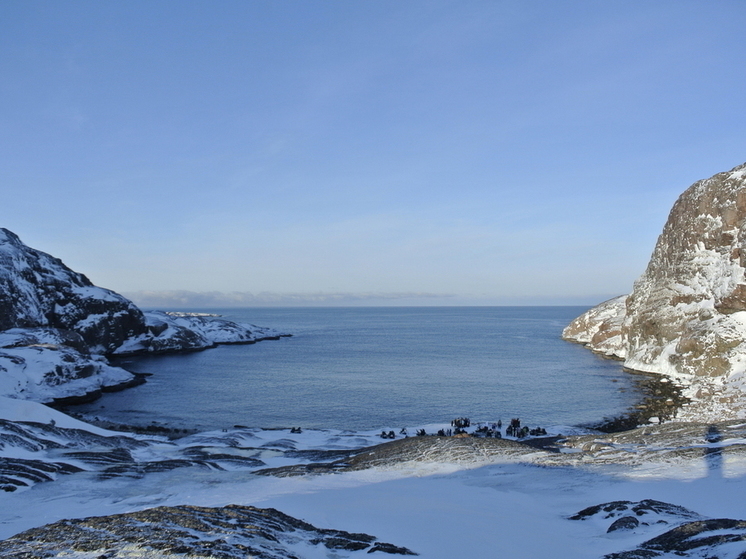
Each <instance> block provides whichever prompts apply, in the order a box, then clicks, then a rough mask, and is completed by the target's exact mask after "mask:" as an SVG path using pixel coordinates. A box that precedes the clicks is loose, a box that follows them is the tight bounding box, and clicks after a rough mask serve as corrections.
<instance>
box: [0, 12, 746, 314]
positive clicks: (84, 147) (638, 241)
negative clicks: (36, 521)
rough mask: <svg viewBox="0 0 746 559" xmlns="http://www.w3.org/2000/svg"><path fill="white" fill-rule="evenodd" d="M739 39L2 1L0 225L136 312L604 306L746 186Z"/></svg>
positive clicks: (613, 17)
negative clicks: (663, 245)
mask: <svg viewBox="0 0 746 559" xmlns="http://www.w3.org/2000/svg"><path fill="white" fill-rule="evenodd" d="M744 21H746V3H744V2H742V1H740V0H737V1H736V0H734V1H727V0H719V1H713V2H701V1H696V2H695V1H688V0H675V1H669V0H660V1H656V2H646V1H631V0H627V1H624V0H620V1H615V2H600V1H576V0H569V1H567V2H555V1H549V0H547V1H539V0H533V1H532V0H515V1H501V0H492V1H475V0H459V1H445V0H422V1H420V0H407V1H400V0H378V1H375V2H373V1H368V2H360V1H340V0H325V1H312V0H309V1H296V0H285V1H263V0H254V1H251V2H247V1H231V0H224V1H221V2H212V1H186V0H185V1H181V2H174V1H158V0H152V1H147V2H139V1H131V0H128V1H110V2H98V1H90V2H88V1H75V0H71V1H69V2H57V1H35V0H24V1H20V0H3V1H2V2H0V188H2V193H3V194H2V204H1V205H0V216H1V217H2V219H1V220H0V226H2V227H6V228H7V229H10V230H11V231H13V232H15V233H17V234H18V235H19V236H20V237H21V239H22V240H23V241H24V242H25V243H26V244H28V245H30V246H32V247H34V248H37V249H40V250H43V251H45V252H48V253H50V254H53V255H54V256H57V257H59V258H61V259H62V260H63V261H64V262H65V263H66V264H67V265H68V266H70V267H71V268H73V269H75V270H76V271H79V272H82V273H85V274H86V275H87V276H88V277H89V278H90V279H91V280H92V281H93V282H94V283H96V284H97V285H100V286H103V287H107V288H110V289H114V290H115V291H118V292H121V293H124V294H127V295H129V296H131V297H133V299H134V300H135V301H136V302H138V301H139V302H141V303H142V302H143V301H145V300H148V301H151V302H153V301H155V302H157V301H159V300H161V301H172V302H173V301H175V300H176V299H177V298H178V300H179V301H181V303H183V305H184V306H189V305H190V304H197V303H200V302H202V303H204V304H217V303H225V302H231V301H232V302H233V303H235V304H247V305H254V304H256V305H259V304H272V305H283V304H294V305H295V304H433V305H450V304H583V305H585V304H588V305H590V304H595V303H598V302H600V301H602V300H604V299H606V298H609V297H611V296H614V295H618V294H621V293H628V292H629V291H630V290H631V288H632V284H633V282H634V280H635V279H636V278H637V277H639V276H640V274H642V272H643V271H644V269H645V266H646V264H647V261H648V258H649V256H650V254H651V253H652V250H653V247H654V244H655V241H656V239H657V236H658V235H659V233H660V231H661V230H662V228H663V224H664V223H665V220H666V217H667V215H668V212H669V210H670V208H671V206H672V204H673V202H674V201H675V200H676V198H677V197H678V196H679V194H681V192H683V191H684V190H685V189H686V188H687V187H688V186H689V185H690V184H692V183H693V182H695V181H697V180H699V179H703V178H707V177H709V176H711V175H713V174H715V173H717V172H720V171H726V170H729V169H731V168H733V167H735V166H736V165H740V164H742V163H744V162H746V134H744V132H743V131H744V130H745V129H746V111H744V110H743V108H744V101H745V100H746V95H745V94H744V91H746V74H744V72H743V68H744V63H745V62H746V35H744V33H743V23H744ZM148 297H150V299H148ZM159 297H160V298H161V299H159Z"/></svg>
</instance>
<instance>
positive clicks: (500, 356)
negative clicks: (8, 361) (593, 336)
mask: <svg viewBox="0 0 746 559" xmlns="http://www.w3.org/2000/svg"><path fill="white" fill-rule="evenodd" d="M584 310H585V308H583V307H418V308H256V309H223V310H215V311H210V312H219V313H220V314H222V315H223V316H225V317H226V318H228V319H232V320H236V321H239V322H249V323H253V324H259V325H262V326H269V327H273V328H276V329H279V330H282V331H284V332H288V333H292V334H293V337H292V338H283V339H281V340H279V341H265V342H261V343H258V344H255V345H241V346H221V347H218V348H216V349H210V350H207V351H203V352H198V353H190V354H182V355H171V356H158V357H143V358H136V359H130V360H129V362H128V363H127V365H126V366H128V367H129V368H130V369H132V370H135V371H138V372H146V373H152V375H153V376H152V377H150V378H149V380H148V382H147V383H146V384H144V385H142V386H140V387H137V388H133V389H130V390H126V391H124V392H119V393H115V394H108V395H105V396H104V398H102V399H101V400H99V401H97V402H94V403H93V404H89V405H87V406H83V407H81V408H79V409H80V411H84V412H86V413H95V414H96V415H98V416H99V417H102V418H107V419H110V420H114V421H121V422H127V423H134V424H141V425H146V424H148V423H150V422H152V421H156V422H158V423H166V424H169V425H172V426H182V427H191V428H198V429H213V428H222V427H228V426H232V425H234V424H242V425H248V426H252V427H289V426H296V425H297V426H301V427H306V428H350V429H369V428H383V427H391V428H396V427H399V426H416V425H424V424H428V423H441V422H445V423H447V422H449V421H450V420H451V419H453V418H455V417H459V416H467V417H470V418H471V419H472V420H473V421H482V420H484V421H494V420H497V419H503V420H505V419H508V418H511V417H520V418H521V419H523V420H524V422H525V423H529V424H531V425H545V426H547V425H577V424H583V423H588V422H594V421H597V420H599V419H601V418H602V417H604V416H611V415H615V414H617V413H619V412H622V411H623V410H625V409H626V408H628V407H629V406H630V405H632V404H634V402H635V400H636V399H637V398H638V395H637V394H636V393H635V392H634V388H633V386H632V381H631V380H630V377H629V376H628V375H627V374H626V373H624V372H623V371H622V369H621V365H620V364H619V363H618V362H614V361H609V360H604V359H601V358H600V357H598V356H596V355H594V354H593V353H591V352H590V351H588V350H587V349H584V348H582V347H581V346H578V345H575V344H571V343H568V342H565V341H563V340H561V339H560V334H561V332H562V329H563V328H564V327H565V326H566V325H567V323H568V322H570V320H572V319H573V318H575V317H576V316H577V315H579V314H580V313H581V312H583V311H584Z"/></svg>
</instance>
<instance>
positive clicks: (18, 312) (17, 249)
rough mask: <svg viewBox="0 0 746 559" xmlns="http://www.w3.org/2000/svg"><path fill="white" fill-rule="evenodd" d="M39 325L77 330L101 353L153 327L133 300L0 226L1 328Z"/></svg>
mask: <svg viewBox="0 0 746 559" xmlns="http://www.w3.org/2000/svg"><path fill="white" fill-rule="evenodd" d="M34 327H52V328H59V329H64V330H72V331H74V332H77V333H78V334H80V335H81V336H82V337H83V339H84V340H85V342H86V343H87V344H88V346H89V347H91V348H96V349H98V350H99V351H100V352H101V353H109V352H111V351H113V350H115V349H116V348H118V347H119V346H121V345H122V343H123V342H124V341H125V340H126V339H128V338H131V337H133V336H137V335H141V334H145V333H146V331H147V329H146V325H145V318H144V317H143V314H142V312H140V309H138V308H137V307H136V306H135V305H134V304H133V303H132V302H131V301H129V300H128V299H125V298H124V297H122V296H121V295H118V294H117V293H114V292H113V291H109V290H108V289H103V288H101V287H96V286H95V285H93V284H92V283H91V281H90V280H89V279H88V278H87V277H85V276H84V275H83V274H79V273H77V272H74V271H73V270H71V269H70V268H68V267H67V266H65V265H64V264H63V263H62V261H61V260H60V259H58V258H54V257H52V256H50V255H49V254H46V253H44V252H41V251H39V250H36V249H33V248H30V247H28V246H26V245H25V244H23V243H22V242H21V240H20V239H19V238H18V236H17V235H16V234H15V233H12V232H11V231H8V230H7V229H2V228H0V330H8V329H10V328H34Z"/></svg>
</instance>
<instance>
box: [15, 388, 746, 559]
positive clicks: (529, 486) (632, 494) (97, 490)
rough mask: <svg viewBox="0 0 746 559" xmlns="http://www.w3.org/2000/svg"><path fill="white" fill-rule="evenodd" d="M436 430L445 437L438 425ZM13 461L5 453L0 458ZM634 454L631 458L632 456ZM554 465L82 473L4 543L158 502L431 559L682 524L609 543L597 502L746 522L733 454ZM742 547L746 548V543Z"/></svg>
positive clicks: (268, 442)
mask: <svg viewBox="0 0 746 559" xmlns="http://www.w3.org/2000/svg"><path fill="white" fill-rule="evenodd" d="M0 418H2V419H9V420H14V421H29V420H33V421H38V422H43V423H48V422H50V421H52V420H54V421H55V422H56V424H57V426H58V427H66V428H76V429H80V428H85V429H87V430H89V431H91V432H94V433H96V434H100V435H103V436H113V435H114V433H112V432H109V431H105V430H102V429H97V428H95V427H90V426H86V425H85V424H83V423H81V422H78V421H76V420H74V419H71V418H68V417H66V416H64V415H63V414H61V413H59V412H56V411H54V410H51V409H49V408H46V407H45V406H42V405H40V404H34V403H31V402H24V401H19V400H9V399H0ZM426 427H427V428H428V429H430V430H434V429H435V428H438V427H440V426H437V425H433V426H426ZM737 427H738V426H734V429H735V428H737ZM412 430H413V429H412ZM118 435H121V434H118ZM221 439H222V442H220V440H221ZM138 440H141V441H148V446H147V447H144V448H142V449H139V450H136V451H134V452H135V453H136V454H138V455H139V457H140V458H146V457H149V458H151V459H152V458H155V457H158V456H161V457H164V456H165V457H168V456H169V455H170V453H173V452H175V450H176V449H178V448H187V447H193V446H196V445H200V444H212V445H214V446H215V448H216V449H219V450H220V451H221V452H224V451H228V450H230V449H231V448H232V449H234V451H237V450H236V449H238V448H239V447H244V446H252V447H254V448H265V449H266V450H265V451H264V454H263V455H262V460H264V461H265V462H266V463H267V466H271V467H276V466H281V465H286V464H288V463H291V462H295V463H298V462H299V461H301V459H299V458H296V459H291V458H288V457H280V455H279V453H277V452H273V450H272V449H273V448H282V447H287V446H292V447H294V448H295V449H296V450H307V449H325V450H331V449H343V448H359V447H363V446H368V445H372V444H378V443H381V442H382V441H381V439H380V438H379V437H378V436H377V432H374V431H370V432H352V431H343V430H339V431H334V430H325V431H314V430H305V431H303V432H302V433H301V434H291V433H289V432H288V430H261V429H238V430H231V431H229V432H222V431H215V432H209V433H199V434H196V435H192V436H190V437H186V438H184V439H179V440H177V441H166V440H165V439H158V438H145V437H139V438H138ZM743 443H744V438H743V437H741V436H735V435H734V436H730V435H728V434H727V433H726V434H725V437H724V439H723V440H722V441H719V442H717V443H713V444H712V446H713V447H728V446H733V445H738V444H743ZM621 446H623V445H620V447H621ZM700 446H707V445H706V444H704V443H703V444H702V445H700ZM568 450H574V452H568V453H567V454H565V455H564V456H568V457H570V458H572V457H576V456H580V454H579V452H578V449H568ZM616 450H617V451H619V448H617V449H616ZM9 452H11V451H10V450H9V449H7V448H6V449H4V450H2V451H0V456H2V455H7V454H8V453H9ZM626 452H630V453H633V450H632V447H629V449H627V450H626ZM543 456H544V455H543V454H542V453H539V452H536V453H531V452H529V453H527V454H525V455H524V456H522V457H515V456H512V457H507V456H506V457H492V458H485V459H484V460H482V461H471V462H463V461H449V460H443V461H439V460H429V459H424V458H423V459H422V460H414V461H405V462H400V463H393V464H390V465H388V466H383V467H373V468H369V469H364V470H360V471H350V472H343V473H333V474H329V473H327V474H320V475H302V476H296V477H274V476H258V475H255V474H253V473H252V471H249V470H246V469H240V468H236V469H229V470H226V471H208V470H204V469H197V468H179V469H175V470H172V471H169V472H160V473H152V474H147V475H145V476H144V477H142V478H140V479H132V478H131V477H126V476H125V477H119V478H113V479H101V478H98V477H97V476H96V475H95V474H93V473H88V472H82V473H77V474H72V475H66V476H60V477H58V479H57V480H56V481H53V482H48V483H39V484H37V485H35V486H33V487H32V488H30V489H27V490H22V491H17V492H15V493H4V494H0V538H6V537H9V536H11V535H13V534H15V533H18V532H20V531H22V530H25V529H28V528H31V527H33V526H39V525H43V524H46V523H50V522H53V521H56V520H60V519H62V518H75V517H78V518H80V517H86V516H95V515H109V514H116V513H122V512H130V511H135V510H140V509H143V508H148V507H153V506H160V505H170V506H175V505H180V504H191V505H200V506H211V507H215V506H225V505H228V504H239V505H254V506H259V507H272V508H276V509H278V510H280V511H282V512H284V513H286V514H289V515H291V516H294V517H296V518H300V519H302V520H305V521H307V522H310V523H311V524H314V525H316V526H318V527H328V528H335V529H341V530H346V531H349V532H364V533H368V534H372V535H374V536H376V537H377V538H379V539H380V540H382V541H388V542H393V543H395V544H396V545H400V546H405V547H407V548H409V549H412V550H414V551H416V552H417V553H419V554H420V556H421V557H424V558H433V559H440V558H443V559H446V558H447V559H451V558H453V557H480V558H481V557H517V558H520V557H527V558H533V557H555V558H558V559H565V558H567V559H570V558H572V559H583V558H594V559H598V558H600V557H602V556H603V555H605V554H608V553H612V552H620V551H624V550H629V549H632V548H634V547H636V546H637V545H638V544H640V543H642V542H643V541H646V540H649V539H650V538H652V537H654V536H656V535H659V534H661V533H663V532H664V531H666V530H668V529H669V528H671V526H672V524H654V523H651V525H650V526H640V527H639V528H636V529H634V530H632V531H622V532H615V533H610V534H607V533H606V530H607V528H608V525H609V524H610V520H604V519H603V518H596V517H594V518H590V519H588V520H570V517H571V516H573V515H575V514H576V513H577V512H579V511H581V510H583V509H585V508H587V507H589V506H593V505H597V504H601V503H605V502H609V501H617V500H630V501H639V500H642V499H656V500H659V501H663V502H666V503H673V504H676V505H680V506H683V507H686V508H687V509H689V510H691V511H694V512H695V513H699V514H701V515H704V516H705V517H713V518H722V517H730V518H740V517H742V516H743V507H742V503H743V502H744V498H746V483H744V475H746V458H744V457H742V456H740V455H727V456H723V460H722V461H721V463H720V464H719V466H717V467H713V465H712V463H709V462H707V460H706V459H705V457H702V456H700V457H696V458H692V457H685V456H682V457H679V458H677V459H673V460H666V461H658V460H643V461H642V462H641V463H639V464H636V465H633V464H625V463H622V462H615V461H610V462H608V463H604V462H600V461H596V462H593V461H590V460H582V459H578V461H576V462H573V463H571V464H572V465H568V464H570V463H566V464H563V465H561V464H559V463H552V461H551V460H547V459H544V458H542V457H543ZM554 456H559V455H554ZM669 520H670V519H669ZM738 549H739V550H740V551H743V550H744V547H743V545H741V546H740V547H738ZM299 551H300V550H299ZM327 552H328V550H327ZM309 553H310V551H309V550H307V549H305V550H304V554H302V555H301V556H303V557H316V556H318V557H331V555H325V554H324V553H323V552H322V551H321V550H317V551H316V552H314V553H313V554H309ZM316 553H318V555H316ZM351 555H354V553H352V552H351V554H350V555H349V556H351ZM346 556H348V555H344V554H341V555H334V557H346ZM70 557H77V558H83V557H85V555H82V554H78V555H75V554H72V555H70Z"/></svg>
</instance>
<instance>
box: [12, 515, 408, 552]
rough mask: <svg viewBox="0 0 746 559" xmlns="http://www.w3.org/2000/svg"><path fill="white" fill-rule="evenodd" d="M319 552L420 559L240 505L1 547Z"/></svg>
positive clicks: (103, 524)
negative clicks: (319, 548) (361, 552)
mask: <svg viewBox="0 0 746 559" xmlns="http://www.w3.org/2000/svg"><path fill="white" fill-rule="evenodd" d="M318 546H323V547H325V548H327V549H328V550H330V551H331V552H333V556H334V557H340V558H341V557H349V553H351V552H356V551H365V550H367V552H368V553H372V552H382V553H388V554H397V555H417V554H416V553H414V552H412V551H410V550H409V549H407V548H404V547H398V546H395V545H393V544H389V543H383V542H378V541H376V538H375V537H373V536H370V535H368V534H354V533H350V532H345V531H342V530H331V529H324V528H316V527H315V526H313V525H311V524H309V523H307V522H303V521H302V520H298V519H296V518H293V517H292V516H288V515H286V514H283V513H282V512H280V511H278V510H275V509H260V508H256V507H249V506H238V505H229V506H227V507H222V508H207V507H196V506H178V507H156V508H152V509H146V510H143V511H139V512H132V513H127V514H117V515H112V516H99V517H91V518H84V519H81V520H61V521H59V522H55V523H53V524H48V525H46V526H42V527H40V528H33V529H31V530H28V531H26V532H22V533H20V534H17V535H15V536H13V537H11V538H8V539H7V540H4V541H1V542H0V555H2V557H4V558H6V559H51V558H55V557H59V558H62V557H69V556H70V554H71V552H81V553H94V555H92V556H96V557H106V559H119V558H122V559H124V558H131V557H134V556H137V557H141V556H142V557H145V556H147V557H158V558H167V557H180V558H181V557H184V556H188V557H209V558H221V559H233V558H235V559H244V558H246V557H254V558H256V559H290V558H294V557H295V558H297V557H298V553H302V550H303V549H306V550H309V551H310V550H312V549H313V548H316V547H318ZM314 556H316V555H315V554H314ZM331 556H332V555H330V557H331Z"/></svg>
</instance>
